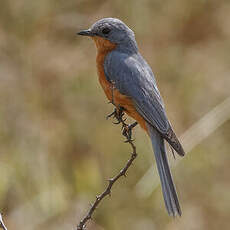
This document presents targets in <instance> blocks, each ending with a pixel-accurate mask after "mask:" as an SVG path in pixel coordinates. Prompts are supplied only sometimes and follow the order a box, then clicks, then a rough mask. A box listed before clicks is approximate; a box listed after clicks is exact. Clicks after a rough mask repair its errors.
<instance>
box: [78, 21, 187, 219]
mask: <svg viewBox="0 0 230 230" xmlns="http://www.w3.org/2000/svg"><path fill="white" fill-rule="evenodd" d="M79 34H80V35H86V36H100V37H103V38H105V39H107V40H109V41H111V42H112V43H115V44H116V48H115V49H114V50H112V51H111V52H110V53H108V54H107V56H106V57H105V61H104V72H105V76H106V79H107V80H108V81H109V82H111V83H113V85H114V86H115V88H116V89H117V90H119V92H120V93H121V94H123V95H126V96H127V97H129V98H130V99H131V100H132V102H133V104H134V106H135V109H136V110H137V112H138V113H139V114H140V115H141V116H142V117H143V118H144V120H145V121H146V124H147V128H148V134H149V136H150V138H151V141H152V146H153V149H154V153H155V158H156V163H157V168H158V172H159V175H160V179H161V185H162V191H163V196H164V200H165V205H166V208H167V210H168V213H169V215H173V216H175V215H181V209H180V205H179V201H178V197H177V193H176V189H175V186H174V184H173V180H172V176H171V172H170V169H169V165H168V160H167V155H166V150H165V143H164V140H166V141H167V142H168V143H169V144H170V145H171V146H172V147H173V148H174V149H175V151H176V152H177V153H178V154H179V155H181V156H183V155H184V154H185V153H184V150H183V148H182V146H181V144H180V142H179V140H178V139H177V137H176V135H175V133H174V132H173V129H172V127H171V124H170V122H169V121H168V119H167V116H166V112H165V109H164V104H163V100H162V98H161V96H160V92H159V90H158V88H157V85H156V80H155V78H154V75H153V72H152V70H151V68H150V66H149V65H148V64H147V62H146V61H145V60H144V58H143V57H142V56H141V54H140V53H139V52H138V46H137V43H136V40H135V35H134V33H133V31H132V30H131V29H130V28H129V27H128V26H126V25H125V24H124V23H123V22H122V21H120V20H119V19H114V18H104V19H101V20H99V21H97V22H96V23H95V24H93V25H92V27H91V28H90V29H88V30H85V31H81V32H80V33H79Z"/></svg>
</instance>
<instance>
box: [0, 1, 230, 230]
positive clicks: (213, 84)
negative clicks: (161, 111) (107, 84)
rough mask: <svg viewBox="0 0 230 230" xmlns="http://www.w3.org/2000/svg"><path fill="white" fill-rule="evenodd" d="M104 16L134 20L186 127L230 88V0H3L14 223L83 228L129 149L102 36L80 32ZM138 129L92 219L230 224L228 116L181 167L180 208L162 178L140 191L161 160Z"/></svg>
mask: <svg viewBox="0 0 230 230" xmlns="http://www.w3.org/2000/svg"><path fill="white" fill-rule="evenodd" d="M103 17H117V18H119V19H121V20H123V21H124V22H125V23H126V24H127V25H129V26H130V27H131V28H132V29H133V30H134V31H135V34H136V39H137V42H138V45H139V49H140V52H141V53H142V55H143V56H144V57H145V58H146V60H147V61H148V63H149V64H150V65H151V67H152V68H153V71H154V73H155V75H156V78H157V82H158V86H159V89H160V91H161V94H162V96H163V98H164V101H165V105H166V109H167V113H168V117H169V119H170V120H171V122H172V124H173V126H174V129H175V131H176V133H177V134H178V136H180V135H182V134H183V133H184V132H185V131H186V130H187V129H188V128H189V127H190V126H191V125H192V124H194V123H195V122H196V121H198V120H199V119H200V118H202V117H203V116H204V115H205V114H206V113H208V112H209V111H211V110H212V109H213V108H214V107H215V106H217V105H218V104H219V103H221V102H222V101H224V100H225V99H226V98H228V97H229V96H230V76H229V75H230V40H229V39H230V2H229V1H228V0H220V1H214V0H209V1H208V0H194V1H184V0H175V1H170V0H165V1H160V0H143V1H139V0H133V1H131V0H127V1H121V0H116V1H103V0H94V1H92V0H91V1H90V0H75V1H73V0H69V1H63V0H60V1H56V0H40V1H30V0H20V1H13V0H7V1H1V7H0V102H1V104H0V211H1V212H2V213H3V217H4V219H5V222H6V224H7V226H8V228H9V229H18V230H19V229H23V230H27V229H28V230H31V229H35V230H37V229H41V228H42V229H49V230H52V229H55V230H57V229H74V227H76V225H77V223H78V222H79V220H80V218H81V217H82V216H83V215H84V214H85V213H86V211H87V210H88V208H89V203H90V202H91V201H93V200H94V198H95V195H96V194H98V193H100V192H101V191H103V190H104V188H105V186H106V184H107V182H106V180H107V179H108V178H109V177H110V176H113V175H115V174H116V173H117V172H118V171H119V170H120V168H121V167H123V165H124V163H125V162H126V160H127V159H128V158H129V153H130V146H128V145H127V144H124V143H123V137H122V136H121V131H120V127H118V126H115V125H113V124H112V122H111V121H106V119H105V117H106V115H107V114H108V113H109V112H111V111H112V109H113V107H112V106H111V105H109V104H107V100H106V98H105V96H104V93H103V92H102V89H101V88H100V86H99V83H98V80H97V75H96V67H95V57H96V49H95V47H94V44H93V42H92V41H91V40H90V39H87V38H83V37H80V36H76V32H77V31H79V30H81V29H86V28H88V27H89V26H90V25H91V24H92V23H94V22H95V21H96V20H98V19H100V18H103ZM220 112H221V111H220ZM208 125H211V124H209V123H208V122H207V124H206V126H208ZM204 129H205V127H204ZM204 131H205V130H199V133H202V132H204ZM134 136H135V139H136V141H135V143H136V146H137V152H138V153H139V156H138V158H137V160H136V161H135V163H134V165H133V166H132V167H131V168H130V170H129V172H128V177H127V178H126V179H124V178H122V179H121V180H120V181H119V182H118V183H117V184H116V185H115V186H114V188H113V190H112V197H111V198H106V199H105V200H104V202H103V203H102V204H101V205H100V206H99V208H98V209H97V211H96V213H95V215H94V219H93V221H92V222H90V224H89V225H88V227H89V228H88V229H96V230H97V229H106V230H107V229H108V230H115V229H132V230H140V229H141V230H142V229H153V230H154V229H165V230H169V229H170V230H173V229H177V230H179V229H187V230H190V229H191V230H193V229H196V230H197V229H209V230H214V229H228V228H229V218H230V180H229V179H230V170H229V165H230V154H229V148H230V141H229V140H230V122H229V121H227V122H225V123H224V124H223V125H221V126H220V127H219V128H218V129H216V130H215V131H214V132H212V133H211V134H210V135H208V137H207V138H206V139H205V140H204V141H202V142H201V143H198V144H197V145H196V146H195V148H193V150H192V151H191V152H189V153H188V154H187V156H185V158H184V159H183V161H182V162H181V163H180V164H178V165H177V166H176V167H175V168H174V169H173V174H174V178H175V183H176V185H177V190H178V193H179V197H180V202H181V206H182V211H183V215H182V218H176V219H173V218H171V217H168V215H167V213H166V210H165V207H164V203H163V199H162V195H161V189H160V187H158V188H157V189H156V190H154V192H153V193H151V194H150V196H145V197H140V196H139V195H138V193H137V192H136V189H135V188H136V184H137V183H138V181H139V180H140V179H141V178H142V176H143V175H144V174H145V173H146V171H147V170H148V169H149V167H150V166H151V165H152V164H155V161H154V159H153V153H152V149H151V144H150V142H149V140H148V137H147V136H146V135H145V134H144V132H143V131H142V130H141V129H140V128H139V127H138V128H136V129H135V132H134ZM194 137H195V135H194ZM191 138H192V137H191ZM153 174H156V171H154V172H153ZM143 189H144V188H143Z"/></svg>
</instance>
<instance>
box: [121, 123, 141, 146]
mask: <svg viewBox="0 0 230 230" xmlns="http://www.w3.org/2000/svg"><path fill="white" fill-rule="evenodd" d="M137 125H138V122H134V123H132V124H130V125H126V124H125V125H124V124H123V131H122V134H123V136H125V137H126V141H125V142H130V141H133V139H132V129H133V128H134V127H136V126H137Z"/></svg>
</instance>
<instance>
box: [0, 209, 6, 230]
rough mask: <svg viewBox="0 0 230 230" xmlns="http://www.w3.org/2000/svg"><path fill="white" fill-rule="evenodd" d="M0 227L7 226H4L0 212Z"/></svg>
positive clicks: (4, 227)
mask: <svg viewBox="0 0 230 230" xmlns="http://www.w3.org/2000/svg"><path fill="white" fill-rule="evenodd" d="M0 228H2V229H3V230H7V228H6V226H5V224H4V222H3V219H2V215H1V213H0Z"/></svg>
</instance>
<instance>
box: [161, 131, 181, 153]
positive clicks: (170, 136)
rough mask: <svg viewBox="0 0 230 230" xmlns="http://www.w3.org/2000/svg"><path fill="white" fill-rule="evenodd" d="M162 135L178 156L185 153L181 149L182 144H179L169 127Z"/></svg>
mask: <svg viewBox="0 0 230 230" xmlns="http://www.w3.org/2000/svg"><path fill="white" fill-rule="evenodd" d="M163 136H164V138H165V139H166V140H167V142H168V143H169V144H170V145H171V146H172V147H173V148H174V149H175V151H176V152H177V153H178V154H179V155H180V156H184V155H185V152H184V149H183V147H182V145H181V144H180V142H179V140H178V138H177V136H176V134H175V133H174V132H173V130H172V128H171V127H170V129H169V130H168V132H167V133H166V134H164V135H163Z"/></svg>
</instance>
